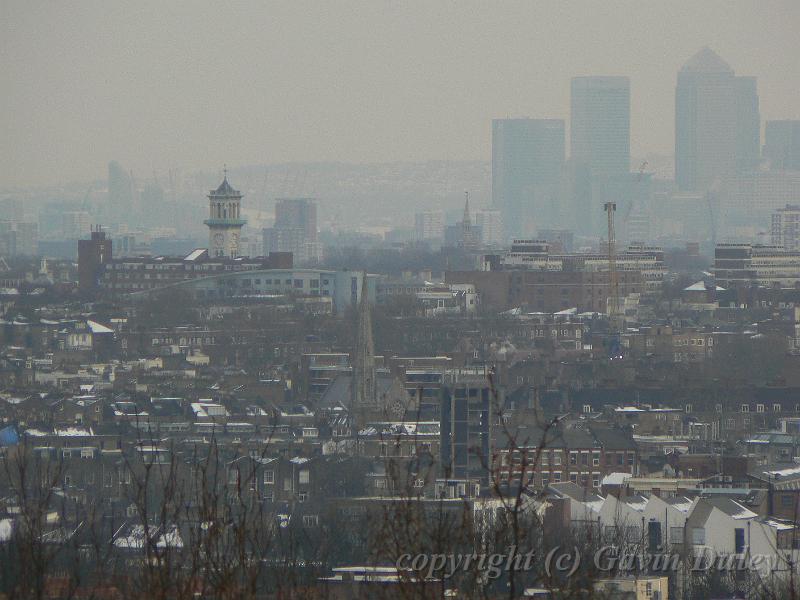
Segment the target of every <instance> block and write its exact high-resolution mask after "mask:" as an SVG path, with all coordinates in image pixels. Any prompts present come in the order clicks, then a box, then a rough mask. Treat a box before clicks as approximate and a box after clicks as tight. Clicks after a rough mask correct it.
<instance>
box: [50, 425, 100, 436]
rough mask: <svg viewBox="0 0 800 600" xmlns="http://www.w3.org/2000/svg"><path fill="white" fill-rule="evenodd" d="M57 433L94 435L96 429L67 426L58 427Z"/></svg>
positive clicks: (60, 434)
mask: <svg viewBox="0 0 800 600" xmlns="http://www.w3.org/2000/svg"><path fill="white" fill-rule="evenodd" d="M55 434H56V435H58V436H61V437H88V436H92V435H94V431H92V430H91V428H90V429H84V428H82V427H65V428H63V429H56V430H55Z"/></svg>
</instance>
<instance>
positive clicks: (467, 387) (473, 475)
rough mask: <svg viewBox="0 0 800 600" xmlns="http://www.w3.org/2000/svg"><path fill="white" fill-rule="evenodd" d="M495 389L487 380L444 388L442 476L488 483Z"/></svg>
mask: <svg viewBox="0 0 800 600" xmlns="http://www.w3.org/2000/svg"><path fill="white" fill-rule="evenodd" d="M491 404H492V389H491V388H490V386H489V384H488V383H487V382H486V380H485V379H483V380H481V381H477V380H475V381H459V382H458V383H454V384H450V385H447V386H445V387H443V388H442V399H441V407H440V412H439V419H440V429H439V431H440V433H439V435H440V446H439V451H440V453H441V468H442V471H443V472H442V474H441V475H442V477H444V478H447V479H470V480H473V481H475V480H477V481H480V482H481V483H482V484H484V485H485V484H486V483H488V480H489V469H490V468H491V463H492V456H491V447H492V428H491V413H492V410H493V408H492V405H491Z"/></svg>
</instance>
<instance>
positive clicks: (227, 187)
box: [213, 176, 239, 196]
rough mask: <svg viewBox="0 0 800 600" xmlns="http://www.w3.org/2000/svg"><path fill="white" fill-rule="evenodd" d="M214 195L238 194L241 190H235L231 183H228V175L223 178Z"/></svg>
mask: <svg viewBox="0 0 800 600" xmlns="http://www.w3.org/2000/svg"><path fill="white" fill-rule="evenodd" d="M213 195H214V196H238V195H239V191H238V190H235V189H233V188H232V187H231V184H230V183H228V177H227V176H226V177H225V179H223V180H222V183H220V184H219V187H218V188H217V189H216V190H214V192H213Z"/></svg>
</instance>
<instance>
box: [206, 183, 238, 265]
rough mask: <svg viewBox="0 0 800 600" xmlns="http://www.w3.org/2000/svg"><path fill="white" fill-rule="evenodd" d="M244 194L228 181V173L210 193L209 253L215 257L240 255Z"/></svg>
mask: <svg viewBox="0 0 800 600" xmlns="http://www.w3.org/2000/svg"><path fill="white" fill-rule="evenodd" d="M241 208H242V194H241V192H239V191H237V190H235V189H233V188H232V187H231V184H229V183H228V174H227V173H225V178H224V179H223V180H222V183H221V184H219V187H218V188H217V189H216V190H212V191H210V192H209V193H208V219H206V220H205V221H203V223H205V224H206V225H207V226H208V253H209V254H210V255H211V256H214V257H227V258H236V257H237V256H239V238H240V236H241V231H242V227H243V226H244V225H245V224H246V223H247V221H246V220H245V219H242V215H241Z"/></svg>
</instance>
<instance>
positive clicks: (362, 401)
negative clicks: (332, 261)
mask: <svg viewBox="0 0 800 600" xmlns="http://www.w3.org/2000/svg"><path fill="white" fill-rule="evenodd" d="M350 395H351V409H353V410H358V409H359V408H362V407H365V406H374V405H375V404H376V403H377V395H378V389H377V382H376V377H375V346H374V342H373V339H372V315H371V314H370V305H369V287H368V285H367V272H366V271H364V273H363V274H362V281H361V301H360V303H359V305H358V323H357V325H356V345H355V349H354V353H353V379H352V384H351V387H350Z"/></svg>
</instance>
